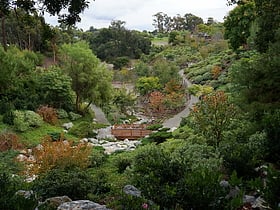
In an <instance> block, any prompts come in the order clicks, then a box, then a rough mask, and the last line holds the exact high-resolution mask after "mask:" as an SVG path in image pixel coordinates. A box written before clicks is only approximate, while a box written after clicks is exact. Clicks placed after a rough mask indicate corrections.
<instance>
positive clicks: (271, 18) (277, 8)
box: [255, 0, 280, 52]
mask: <svg viewBox="0 0 280 210" xmlns="http://www.w3.org/2000/svg"><path fill="white" fill-rule="evenodd" d="M255 3H256V12H257V23H258V27H259V30H258V32H257V36H256V45H257V48H258V50H259V51H260V52H266V51H267V50H268V48H269V43H274V42H276V31H277V30H278V29H279V28H280V1H279V0H255Z"/></svg>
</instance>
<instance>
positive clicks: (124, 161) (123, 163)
mask: <svg viewBox="0 0 280 210" xmlns="http://www.w3.org/2000/svg"><path fill="white" fill-rule="evenodd" d="M131 164H132V158H130V157H127V156H120V157H119V158H118V159H117V160H116V166H117V168H118V173H120V174H121V173H123V172H124V171H125V170H126V169H127V167H129V166H131Z"/></svg>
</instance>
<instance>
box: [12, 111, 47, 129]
mask: <svg viewBox="0 0 280 210" xmlns="http://www.w3.org/2000/svg"><path fill="white" fill-rule="evenodd" d="M13 114H14V126H15V129H16V130H18V131H21V132H24V131H26V130H28V129H29V128H31V127H40V126H41V125H42V124H43V119H42V117H41V116H40V115H39V114H37V113H35V112H33V111H29V110H27V111H19V110H16V111H14V112H13Z"/></svg>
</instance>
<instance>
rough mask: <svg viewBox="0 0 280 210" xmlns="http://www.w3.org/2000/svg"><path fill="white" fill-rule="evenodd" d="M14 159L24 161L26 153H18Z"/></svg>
mask: <svg viewBox="0 0 280 210" xmlns="http://www.w3.org/2000/svg"><path fill="white" fill-rule="evenodd" d="M16 159H17V160H18V161H19V162H24V161H27V160H28V157H27V156H26V155H23V154H19V155H18V156H17V157H16Z"/></svg>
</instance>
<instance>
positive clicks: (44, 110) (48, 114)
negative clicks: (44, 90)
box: [36, 106, 57, 125]
mask: <svg viewBox="0 0 280 210" xmlns="http://www.w3.org/2000/svg"><path fill="white" fill-rule="evenodd" d="M36 112H37V113H38V114H39V115H40V116H41V117H42V118H43V120H44V121H45V122H47V123H50V124H52V125H54V124H55V123H56V122H57V113H56V110H55V109H54V108H53V107H50V106H40V107H39V108H38V109H37V110H36Z"/></svg>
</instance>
